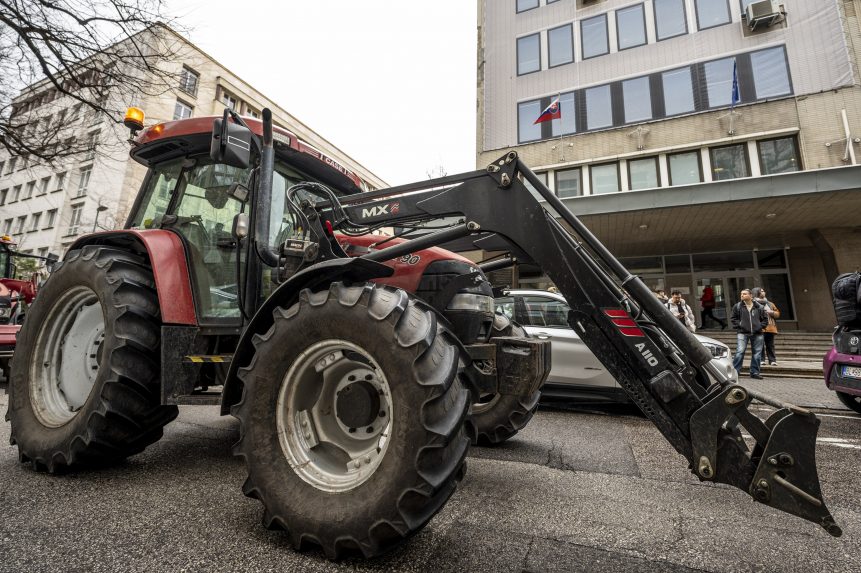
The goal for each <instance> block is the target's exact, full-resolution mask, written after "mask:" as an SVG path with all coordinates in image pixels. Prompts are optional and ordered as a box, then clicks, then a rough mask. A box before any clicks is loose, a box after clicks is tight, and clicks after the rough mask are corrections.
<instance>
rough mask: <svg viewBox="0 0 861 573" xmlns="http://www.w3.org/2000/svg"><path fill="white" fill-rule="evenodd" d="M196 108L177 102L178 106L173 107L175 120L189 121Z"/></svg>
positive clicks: (180, 101)
mask: <svg viewBox="0 0 861 573" xmlns="http://www.w3.org/2000/svg"><path fill="white" fill-rule="evenodd" d="M193 110H194V108H193V107H191V106H190V105H188V104H187V103H185V102H184V101H182V100H176V105H174V106H173V119H174V120H177V119H188V118H190V117H191V115H192V112H193Z"/></svg>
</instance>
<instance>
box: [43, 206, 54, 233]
mask: <svg viewBox="0 0 861 573" xmlns="http://www.w3.org/2000/svg"><path fill="white" fill-rule="evenodd" d="M56 218H57V210H56V209H51V210H50V211H48V213H47V219H48V220H47V221H45V228H46V229H50V228H51V227H53V226H54V219H56Z"/></svg>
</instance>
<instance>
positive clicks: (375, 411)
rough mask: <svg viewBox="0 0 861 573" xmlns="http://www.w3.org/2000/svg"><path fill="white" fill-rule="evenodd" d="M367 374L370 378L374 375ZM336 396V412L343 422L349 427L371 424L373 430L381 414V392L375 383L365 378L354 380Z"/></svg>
mask: <svg viewBox="0 0 861 573" xmlns="http://www.w3.org/2000/svg"><path fill="white" fill-rule="evenodd" d="M352 376H354V375H350V377H352ZM366 376H368V377H369V378H370V377H371V376H372V375H371V374H366ZM336 396H337V398H336V403H335V412H336V414H337V416H338V420H340V422H341V423H342V424H344V425H345V426H347V427H349V428H359V427H363V428H364V427H369V426H370V427H371V431H373V424H374V422H376V421H377V420H378V419H379V414H380V393H379V391H378V390H377V389H376V388H375V387H374V386H373V384H370V383H369V382H368V381H365V380H361V381H359V382H352V383H350V384H348V385H347V386H344V387H343V388H342V389H341V390H339V391H338V393H337V394H336Z"/></svg>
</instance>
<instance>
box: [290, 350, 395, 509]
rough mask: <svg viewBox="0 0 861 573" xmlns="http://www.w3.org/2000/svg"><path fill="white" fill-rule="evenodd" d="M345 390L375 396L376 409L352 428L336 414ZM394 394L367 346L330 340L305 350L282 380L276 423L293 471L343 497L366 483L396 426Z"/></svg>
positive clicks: (373, 401) (372, 401) (373, 404)
mask: <svg viewBox="0 0 861 573" xmlns="http://www.w3.org/2000/svg"><path fill="white" fill-rule="evenodd" d="M345 392H357V393H359V394H362V393H365V395H368V396H371V398H370V400H371V401H370V402H368V403H369V404H370V405H371V406H374V408H370V409H373V410H377V411H376V412H375V413H374V416H373V420H372V419H371V417H370V416H371V414H370V413H369V414H368V418H367V422H368V423H367V424H364V425H361V426H360V425H358V424H357V425H356V427H351V426H350V424H348V423H346V422H345V421H344V420H343V419H342V418H341V415H340V414H339V412H338V403H339V402H338V401H339V399H341V398H340V397H341V396H343V394H344V393H345ZM392 418H393V408H392V394H391V389H390V388H389V383H388V380H387V379H386V376H385V374H384V373H383V370H382V368H380V366H379V364H377V362H376V361H375V360H374V359H373V357H372V356H371V355H370V354H369V353H368V352H367V351H366V350H364V349H363V348H361V347H359V346H357V345H355V344H353V343H351V342H347V341H345V340H338V339H330V340H323V341H321V342H318V343H316V344H314V345H312V346H310V347H309V348H307V349H305V350H304V351H303V352H302V353H300V354H299V356H298V357H297V358H296V360H295V361H294V362H293V364H292V365H291V366H290V369H289V370H288V372H287V374H286V375H285V376H284V378H283V380H282V382H281V387H280V390H279V393H278V403H277V414H276V424H277V431H278V439H279V442H280V444H281V450H282V452H283V453H284V456H285V457H286V458H287V461H288V462H289V463H290V467H291V468H293V471H294V472H296V474H297V475H298V476H299V477H300V478H302V479H303V480H304V481H305V482H307V483H309V484H311V485H312V486H314V487H315V488H317V489H319V490H322V491H326V492H331V493H340V492H345V491H349V490H351V489H353V488H355V487H358V486H359V485H361V484H363V483H364V482H365V481H367V480H368V479H369V478H370V477H371V476H372V475H373V474H374V472H375V471H376V469H377V468H378V467H379V466H380V463H381V462H382V460H383V458H384V456H385V454H386V451H387V449H388V446H389V442H390V440H389V437H390V436H391V431H392V424H393V422H394V420H393V419H392Z"/></svg>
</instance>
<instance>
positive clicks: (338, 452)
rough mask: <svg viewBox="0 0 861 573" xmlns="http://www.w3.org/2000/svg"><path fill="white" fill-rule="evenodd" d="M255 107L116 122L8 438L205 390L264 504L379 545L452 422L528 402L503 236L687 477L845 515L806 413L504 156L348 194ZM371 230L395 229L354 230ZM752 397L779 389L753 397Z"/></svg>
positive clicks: (432, 467) (494, 422)
mask: <svg viewBox="0 0 861 573" xmlns="http://www.w3.org/2000/svg"><path fill="white" fill-rule="evenodd" d="M231 120H232V121H231ZM271 121H272V120H271V113H270V112H269V110H264V111H263V121H262V123H261V122H258V121H252V120H248V121H247V122H246V121H244V120H243V119H242V118H239V117H238V116H236V115H235V114H232V112H230V111H229V110H227V111H225V115H224V117H223V118H221V119H220V120H214V121H213V120H212V119H211V118H209V119H206V118H203V119H197V120H186V121H180V122H172V123H166V124H159V125H156V126H154V127H151V128H149V129H148V130H146V131H144V132H143V133H142V134H141V135H140V136H138V137H137V138H136V140H135V147H134V149H133V150H132V152H131V155H132V157H133V158H134V159H135V160H136V161H138V162H140V163H142V164H143V165H146V166H147V167H148V168H149V171H148V174H147V177H146V179H145V181H144V183H143V187H142V189H141V192H140V195H139V196H138V199H137V201H136V203H135V205H134V207H133V209H132V213H131V216H130V218H129V221H128V222H127V225H126V229H125V230H123V231H116V232H109V233H98V234H94V235H89V236H86V237H83V238H81V239H80V240H78V241H77V242H76V243H75V244H74V245H72V247H71V248H70V250H69V253H68V254H67V255H66V257H65V259H64V260H63V261H62V262H61V263H60V264H59V265H58V266H57V268H56V269H55V270H54V272H53V274H52V276H51V277H50V279H49V280H48V281H47V283H46V284H45V286H44V287H43V288H42V290H41V291H40V294H39V298H38V300H37V301H36V304H35V305H33V308H32V310H31V312H30V316H29V318H28V320H27V322H25V324H24V327H23V328H22V330H21V333H20V336H19V340H18V344H19V346H18V350H17V354H16V358H15V360H14V362H13V366H12V376H11V381H10V385H9V390H10V400H9V412H8V414H7V418H8V419H9V420H10V421H11V426H12V432H11V433H12V441H13V443H15V444H17V446H18V449H19V454H20V458H21V459H22V460H23V461H30V462H32V464H33V466H34V467H35V468H36V469H40V470H47V471H51V472H54V471H58V470H61V469H63V468H66V467H72V466H84V465H87V464H96V463H104V462H106V461H110V460H116V459H121V458H123V457H126V456H129V455H132V454H135V453H137V452H139V451H141V450H142V449H143V448H145V447H146V446H147V445H149V444H151V443H153V442H155V441H156V440H158V439H159V438H160V437H161V435H162V428H163V426H164V425H165V424H167V423H168V422H170V421H171V420H172V419H173V418H174V417H176V415H177V406H176V405H177V404H203V403H213V404H220V406H221V412H222V413H223V414H227V413H230V414H233V415H234V416H235V417H236V418H237V419H238V420H239V427H240V430H239V434H240V438H239V441H238V442H237V444H236V445H235V447H234V452H235V453H236V455H238V456H240V457H242V458H243V460H244V461H245V463H246V466H247V468H248V479H247V481H246V482H245V485H244V487H243V492H244V493H245V494H246V495H248V496H250V497H253V498H256V499H258V500H260V502H261V503H262V504H263V506H264V517H263V520H264V523H265V525H266V526H267V527H272V528H282V529H285V530H286V531H287V533H288V535H289V536H290V540H291V542H292V543H293V545H294V546H295V547H296V548H303V547H308V546H319V547H321V548H322V549H323V550H324V551H325V552H326V554H327V555H328V556H329V557H332V558H337V557H340V556H343V555H348V554H355V553H358V554H361V555H364V556H367V557H370V556H375V555H379V554H381V553H383V552H385V551H387V550H389V549H391V548H392V547H394V546H396V545H397V544H398V543H401V542H402V541H404V540H406V539H408V538H409V537H411V536H412V535H413V534H414V533H416V532H417V531H418V530H420V529H421V528H422V527H423V526H424V525H425V524H426V523H427V522H428V521H429V520H430V519H431V518H432V517H433V516H434V515H435V514H436V513H437V512H438V511H439V510H440V509H441V508H442V507H443V506H444V504H445V503H446V501H447V500H448V498H449V497H450V496H451V494H452V493H453V492H454V490H455V488H456V486H457V483H458V482H459V481H460V479H461V477H462V476H463V475H464V471H465V459H466V455H467V451H468V448H469V445H470V442H471V441H472V442H475V441H484V442H490V443H498V442H500V441H503V440H505V439H507V438H509V437H510V436H511V435H513V434H514V433H515V432H517V431H518V429H519V428H522V427H523V425H524V424H526V423H527V422H528V421H529V419H530V417H531V416H532V413H533V411H534V409H535V407H536V404H537V401H538V394H539V391H540V387H541V385H542V384H543V382H544V380H545V379H546V376H547V373H548V372H549V369H550V362H549V356H550V353H549V350H550V347H549V343H548V342H547V341H545V340H536V339H530V338H525V337H523V336H520V335H521V334H522V332H521V331H520V330H519V328H518V327H517V326H516V325H513V324H512V323H510V322H508V321H507V319H504V317H501V316H499V315H495V314H494V312H493V310H494V303H493V297H492V295H493V293H492V289H491V288H490V286H489V284H488V282H487V279H486V278H485V276H484V274H483V272H482V270H481V267H482V266H484V268H488V269H489V268H496V267H498V266H499V265H500V264H508V262H510V261H513V260H514V259H515V258H516V259H519V260H522V261H524V262H528V263H531V264H535V265H537V266H539V267H541V268H542V269H543V270H544V271H545V272H546V273H547V275H548V276H549V277H550V279H551V280H553V282H554V283H555V284H556V285H557V287H558V288H559V291H560V293H561V294H562V295H563V296H564V297H565V299H566V301H567V302H568V304H569V307H570V308H571V311H570V313H569V315H568V323H569V325H570V326H571V328H574V329H576V330H577V332H578V334H579V335H580V337H581V339H582V340H583V341H584V343H586V344H587V346H589V348H590V350H592V352H593V353H594V354H595V355H596V356H597V357H598V358H599V360H601V361H602V363H603V364H604V365H605V367H607V369H608V370H609V371H610V372H611V373H612V375H613V376H614V377H615V378H616V380H617V381H618V382H619V384H620V385H621V386H622V387H623V388H624V390H625V391H626V392H627V393H628V395H629V396H630V397H631V400H632V401H633V402H634V403H636V404H637V405H638V406H639V407H640V409H641V410H642V411H643V412H644V414H645V415H646V416H647V417H648V418H649V419H650V420H651V421H652V422H653V423H654V424H655V425H656V426H657V427H658V429H659V430H660V431H661V433H662V434H663V435H664V436H665V437H666V439H667V440H668V441H669V442H670V443H671V444H672V445H673V447H674V448H675V449H676V450H677V451H678V452H679V454H681V455H682V456H683V457H684V458H685V460H686V462H687V463H688V464H689V465H690V467H691V468H692V471H693V472H694V473H695V474H696V475H697V476H698V477H699V478H700V479H702V480H704V481H714V482H721V483H727V484H730V485H733V486H735V487H738V488H740V489H742V490H744V491H747V492H748V493H749V494H750V495H751V496H753V497H754V499H756V500H757V501H760V502H762V503H765V504H768V505H771V506H773V507H776V508H779V509H782V510H784V511H787V512H789V513H792V514H794V515H798V516H801V517H803V518H805V519H809V520H811V521H814V522H815V523H818V524H819V525H821V526H822V527H823V528H825V529H826V530H827V531H828V533H830V534H832V535H840V533H841V530H840V528H839V527H838V526H837V524H836V523H835V522H834V520H833V519H832V517H831V515H830V513H829V512H828V510H827V508H826V506H825V503H824V500H823V499H822V493H821V490H820V486H819V481H818V477H817V474H816V464H815V453H814V452H815V439H816V430H817V426H818V420H817V419H816V417H815V416H814V415H813V414H812V413H810V412H807V411H805V410H803V409H801V408H796V407H787V406H785V405H783V404H780V403H777V402H775V401H773V400H770V399H769V398H767V397H765V396H760V395H757V394H756V393H754V392H752V391H750V390H748V389H746V388H744V387H742V386H739V385H737V384H735V383H734V382H733V381H731V380H729V379H728V378H727V376H726V373H725V372H722V371H720V369H716V368H714V367H713V366H712V365H710V363H711V359H712V355H711V353H710V352H709V351H708V350H706V349H705V348H704V347H703V346H702V345H701V344H700V343H699V341H698V340H697V339H696V338H695V337H694V336H693V335H691V334H690V332H688V331H687V330H686V329H685V328H684V327H683V326H682V325H681V324H680V323H679V322H678V320H676V319H675V318H674V317H673V316H672V315H671V314H670V313H669V311H667V310H666V309H665V308H664V307H663V306H662V305H661V304H660V303H659V302H658V301H657V299H655V297H654V295H653V294H652V293H651V292H650V291H649V289H648V288H647V287H646V286H645V284H643V283H642V281H640V280H639V279H638V278H637V277H634V276H631V275H630V273H628V272H627V271H626V270H625V269H624V267H623V266H622V265H621V264H620V263H619V262H618V260H616V259H615V258H614V257H613V256H612V254H610V253H609V252H608V251H607V250H606V248H604V247H603V245H601V243H600V242H599V241H598V240H597V239H596V238H595V237H594V236H593V235H592V234H591V233H590V232H589V231H588V229H586V228H585V227H584V226H583V225H582V223H581V222H580V221H579V220H578V219H577V218H576V217H575V216H574V215H573V214H572V213H571V212H570V210H568V209H567V207H565V205H564V204H562V202H560V201H559V199H558V198H557V197H556V196H555V195H553V193H552V192H551V191H550V190H548V189H547V188H546V186H544V185H543V184H542V183H541V182H540V181H539V179H538V178H537V177H536V176H535V174H534V173H533V172H532V171H531V170H529V168H528V167H526V166H525V165H524V164H523V163H522V162H521V161H520V160H519V159H518V157H517V155H516V153H514V152H510V153H507V154H506V155H504V156H503V157H501V158H500V159H499V160H497V161H495V162H494V163H492V164H491V165H489V166H488V167H487V169H486V170H479V171H475V172H472V173H466V174H461V175H455V176H450V177H443V178H439V179H434V180H430V181H423V182H420V183H416V184H411V185H404V186H401V187H395V188H391V189H383V190H379V191H375V192H370V193H361V192H360V191H361V190H360V189H359V187H358V186H357V182H358V181H357V179H356V178H355V177H354V176H353V175H352V174H351V173H350V172H349V170H347V169H345V168H343V167H341V166H339V165H337V164H336V163H335V162H333V161H332V160H331V159H329V158H326V157H325V156H323V155H322V154H320V153H319V152H318V151H316V150H312V149H310V148H309V147H308V146H307V145H304V144H303V143H302V142H301V141H299V140H298V139H297V138H296V137H295V136H294V135H293V134H291V133H289V132H286V131H283V130H277V129H275V130H273V127H272V123H271ZM128 124H129V125H130V126H131V127H132V128H133V129H140V128H142V127H143V125H142V117H141V118H140V119H139V120H134V118H131V119H130V120H129V122H128ZM521 178H524V179H526V180H528V181H529V182H530V183H531V184H532V186H533V187H534V188H535V189H536V190H537V191H538V193H539V194H540V195H541V197H542V198H543V199H544V200H545V201H546V203H547V205H549V206H550V207H552V209H553V210H554V211H555V213H556V215H555V216H554V215H551V214H550V213H549V212H548V210H547V209H546V208H545V207H544V206H543V205H542V204H541V203H539V202H538V201H537V200H536V199H535V198H534V197H533V196H532V195H531V194H530V193H529V191H528V190H527V188H526V187H525V186H524V184H523V182H522V181H521ZM556 217H560V218H561V221H562V222H560V221H559V220H557V219H556ZM563 223H564V226H563ZM428 226H430V227H431V228H434V227H435V229H436V230H434V231H433V232H430V233H427V234H419V235H418V236H417V235H415V234H413V233H415V232H417V231H423V232H426V231H427V228H428ZM387 227H388V228H390V227H396V228H397V229H398V230H399V231H398V233H399V235H401V236H400V237H398V238H387V237H384V236H379V235H373V233H374V232H375V231H377V230H380V229H382V228H387ZM466 237H472V238H473V239H475V241H476V244H477V246H479V247H481V248H485V249H486V250H498V249H499V248H500V246H499V245H502V247H501V248H504V249H507V250H509V251H510V254H511V257H510V258H509V259H507V261H503V262H502V263H500V262H499V261H488V262H487V264H486V265H479V266H476V265H475V264H473V263H471V262H469V261H467V260H466V259H463V258H462V257H459V256H457V255H454V254H453V253H448V252H446V251H443V250H441V249H439V248H437V247H438V246H439V245H444V244H446V243H447V242H449V241H452V240H455V239H465V238H466ZM754 397H757V398H758V399H760V400H763V401H766V402H767V403H770V404H775V405H776V406H777V407H778V411H777V412H776V413H775V414H773V415H772V416H771V417H770V418H769V419H768V420H766V421H763V420H761V419H760V418H758V417H757V416H755V415H754V414H753V413H752V412H751V411H750V410H749V409H748V407H749V405H750V404H751V401H752V400H753V398H754ZM473 405H477V406H476V407H473ZM740 427H743V428H745V429H746V430H747V432H748V433H749V435H751V436H753V441H754V442H755V445H754V447H753V448H750V447H749V446H748V444H747V443H746V442H745V440H744V439H743V437H742V434H741V431H740V429H739V428H740Z"/></svg>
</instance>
